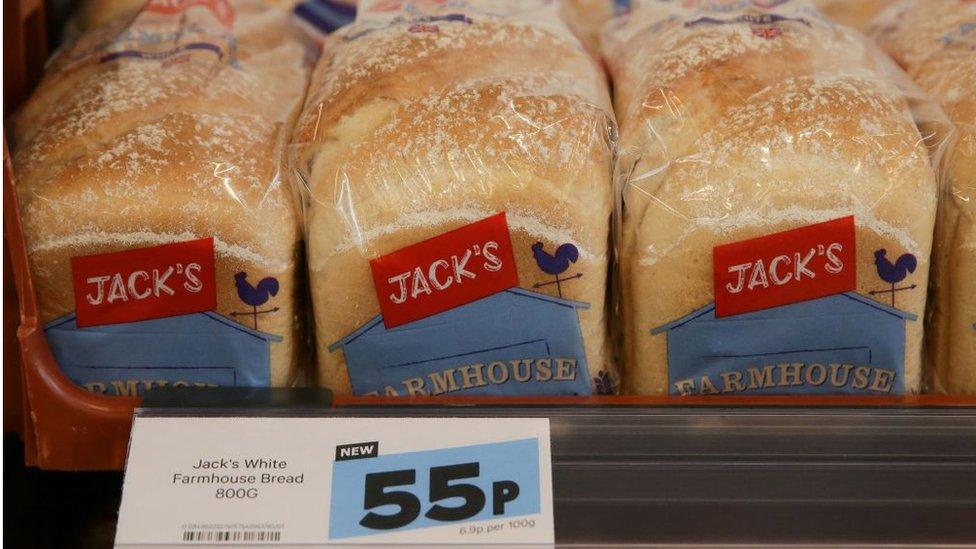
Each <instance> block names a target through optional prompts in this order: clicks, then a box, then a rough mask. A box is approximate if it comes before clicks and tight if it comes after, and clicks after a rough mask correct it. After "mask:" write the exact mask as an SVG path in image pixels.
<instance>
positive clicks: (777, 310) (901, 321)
mask: <svg viewBox="0 0 976 549" xmlns="http://www.w3.org/2000/svg"><path fill="white" fill-rule="evenodd" d="M915 320H917V317H916V316H915V315H913V314H911V313H907V312H904V311H900V310H898V309H894V308H892V307H888V306H887V305H884V304H883V303H879V302H877V301H875V300H873V299H871V298H868V297H864V296H862V295H860V294H858V293H855V292H847V293H842V294H836V295H832V296H827V297H822V298H819V299H815V300H811V301H804V302H800V303H792V304H788V305H782V306H780V307H774V308H771V309H765V310H761V311H754V312H750V313H745V314H740V315H735V316H729V317H723V318H715V304H714V303H711V304H709V305H707V306H705V307H702V308H701V309H698V310H697V311H695V312H693V313H691V314H689V315H686V316H684V317H682V318H679V319H677V320H675V321H673V322H670V323H668V324H665V325H664V326H660V327H658V328H654V329H653V330H651V334H652V335H655V336H657V335H661V334H665V333H666V334H667V338H668V340H667V341H668V377H669V381H670V384H671V385H670V392H671V393H672V394H677V392H678V391H677V388H676V386H675V383H676V382H678V381H680V380H686V379H689V378H693V379H695V380H698V379H700V378H701V377H702V376H708V377H709V378H710V379H711V380H712V381H713V382H716V385H718V383H717V381H716V380H719V379H721V378H720V374H721V373H724V372H732V371H737V372H742V373H745V372H746V371H747V369H748V368H753V367H762V366H766V365H770V364H772V365H778V364H793V363H804V364H813V363H818V364H824V365H827V364H851V365H863V366H875V367H878V368H885V369H889V370H894V372H895V379H894V382H893V384H892V390H891V393H892V394H902V393H904V391H905V380H904V372H905V322H906V321H915ZM746 378H747V379H748V376H746ZM759 392H762V393H766V394H776V393H780V394H784V393H790V394H806V393H858V392H859V393H862V394H863V393H865V392H866V391H865V390H860V391H858V390H856V389H852V388H850V387H845V388H836V387H833V386H831V385H830V384H829V383H824V384H823V385H820V386H810V385H807V384H804V385H797V386H786V387H783V388H778V387H773V388H770V387H767V388H765V389H763V388H757V389H752V390H745V391H741V393H745V394H748V393H759Z"/></svg>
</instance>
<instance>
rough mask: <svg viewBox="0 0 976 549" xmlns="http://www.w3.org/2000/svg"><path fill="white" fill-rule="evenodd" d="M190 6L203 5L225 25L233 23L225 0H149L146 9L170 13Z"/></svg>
mask: <svg viewBox="0 0 976 549" xmlns="http://www.w3.org/2000/svg"><path fill="white" fill-rule="evenodd" d="M192 6H203V7H205V8H207V9H209V10H210V11H211V13H213V14H214V17H216V18H217V20H218V21H220V23H221V24H222V25H224V26H225V27H230V26H231V25H233V24H234V9H233V8H231V7H230V3H229V2H227V0H149V2H148V3H147V4H146V7H145V8H143V9H145V10H146V11H153V12H156V13H163V14H167V15H171V14H174V13H182V12H184V11H185V10H186V9H187V8H190V7H192Z"/></svg>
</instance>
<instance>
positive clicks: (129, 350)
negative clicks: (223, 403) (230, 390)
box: [44, 312, 282, 394]
mask: <svg viewBox="0 0 976 549" xmlns="http://www.w3.org/2000/svg"><path fill="white" fill-rule="evenodd" d="M44 332H45V335H46V336H47V340H48V343H49V344H50V345H51V351H52V352H53V353H54V357H55V358H56V359H57V360H58V363H59V364H60V365H61V370H62V371H63V372H64V373H65V375H66V376H68V378H69V379H71V381H73V382H74V383H76V384H78V385H80V386H82V387H88V388H89V389H96V390H97V389H104V390H105V392H107V393H108V394H120V393H121V394H129V393H130V391H131V390H132V388H133V387H134V388H135V389H136V390H137V391H138V394H143V393H144V392H145V391H146V390H147V389H149V388H151V387H154V386H158V385H159V383H158V382H166V383H167V384H172V383H180V382H185V383H189V384H191V385H193V384H207V385H219V386H244V387H266V386H268V385H269V384H270V382H271V343H272V342H279V341H281V340H282V338H281V336H276V335H271V334H266V333H263V332H258V331H256V330H252V329H250V328H248V327H247V326H243V325H241V324H238V323H236V322H234V321H232V320H229V319H227V318H224V317H222V316H220V315H219V314H216V313H212V312H202V313H192V314H187V315H180V316H172V317H167V318H156V319H152V320H143V321H139V322H129V323H124V324H110V325H105V326H93V327H89V328H78V327H77V325H76V324H75V315H74V313H72V314H68V315H66V316H63V317H61V318H58V319H56V320H53V321H51V322H49V323H47V325H45V326H44ZM133 382H135V383H133Z"/></svg>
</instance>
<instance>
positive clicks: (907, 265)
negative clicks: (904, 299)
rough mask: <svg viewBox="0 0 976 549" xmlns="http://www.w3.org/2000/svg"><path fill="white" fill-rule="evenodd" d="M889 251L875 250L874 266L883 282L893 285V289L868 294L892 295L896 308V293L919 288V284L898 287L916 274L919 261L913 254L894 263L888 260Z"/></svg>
mask: <svg viewBox="0 0 976 549" xmlns="http://www.w3.org/2000/svg"><path fill="white" fill-rule="evenodd" d="M887 254H888V250H885V249H884V248H881V249H880V250H875V252H874V266H875V268H877V270H878V276H879V277H881V280H884V281H885V282H887V283H888V284H891V289H886V290H874V291H871V292H868V293H869V294H871V295H880V294H889V293H890V294H891V306H892V307H894V306H895V293H897V292H904V291H906V290H914V289H915V288H917V287H918V284H911V285H909V286H902V287H898V286H897V284H898V283H899V282H901V281H902V280H905V278H907V277H908V274H909V273H914V272H915V269H916V268H917V267H918V260H917V259H915V256H914V255H912V254H902V255H901V256H899V257H898V259H896V260H895V262H894V263H892V262H891V261H889V260H888V258H887V257H886V255H887Z"/></svg>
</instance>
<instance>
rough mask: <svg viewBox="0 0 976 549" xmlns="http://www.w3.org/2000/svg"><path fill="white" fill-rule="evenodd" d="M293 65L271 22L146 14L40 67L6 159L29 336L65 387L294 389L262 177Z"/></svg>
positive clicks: (284, 268)
mask: <svg viewBox="0 0 976 549" xmlns="http://www.w3.org/2000/svg"><path fill="white" fill-rule="evenodd" d="M309 54H310V51H309V50H308V49H307V48H306V44H305V40H304V38H303V37H302V35H300V34H299V33H297V32H296V31H295V30H294V29H293V28H292V25H291V24H290V23H289V14H288V12H287V11H285V10H282V9H279V8H272V7H269V6H267V5H265V4H263V3H261V2H258V1H253V0H230V1H225V0H214V1H208V2H183V3H179V4H174V3H172V2H155V1H153V2H149V3H148V4H146V6H145V7H144V8H143V9H142V11H140V12H139V13H138V14H137V15H135V16H131V17H121V18H119V19H115V20H113V21H111V22H110V24H108V25H107V26H105V27H99V28H98V29H96V30H93V31H91V32H89V33H86V34H84V35H81V36H80V37H79V38H78V40H77V41H76V42H75V43H73V44H71V45H69V46H67V47H65V48H64V49H63V50H62V51H60V52H59V53H58V54H57V55H56V56H55V57H54V58H53V59H52V60H51V62H50V63H49V70H48V72H47V74H46V75H45V77H44V79H43V81H42V82H41V84H40V86H39V88H38V89H37V91H36V93H35V94H34V95H33V97H32V98H31V99H30V100H29V101H28V102H27V103H26V104H25V106H24V108H23V109H22V111H21V112H20V113H19V114H18V116H17V118H16V120H15V122H14V139H15V141H16V149H15V152H14V157H13V160H14V167H15V172H16V175H17V190H18V196H19V201H20V205H21V208H22V216H23V227H24V233H25V239H26V242H27V247H28V254H29V258H30V262H31V270H32V276H33V280H34V283H35V287H36V289H37V298H38V302H39V305H40V313H41V316H42V320H43V321H44V322H45V325H44V330H45V333H46V336H47V340H48V342H49V343H50V345H51V349H52V351H53V353H54V356H55V358H56V359H57V360H58V362H59V364H60V366H61V368H62V370H63V372H64V373H65V375H66V376H67V377H68V378H70V379H71V380H72V381H74V382H75V383H76V384H78V385H80V386H82V387H85V388H87V389H89V390H91V391H94V392H98V393H105V394H111V395H130V396H131V395H135V394H141V393H143V392H144V391H146V390H148V389H152V388H155V387H159V386H163V385H171V386H172V385H178V386H179V385H192V386H197V385H204V386H209V385H237V386H269V385H272V386H285V385H290V384H292V383H294V382H296V380H298V379H299V378H300V377H301V375H300V371H299V367H300V362H301V361H300V360H299V356H298V355H299V353H300V349H301V347H302V343H301V341H302V340H301V336H300V330H301V322H300V321H299V320H300V316H301V315H302V314H303V312H302V307H303V305H302V303H303V300H302V297H301V296H302V295H303V292H304V288H303V285H302V284H301V283H300V279H301V276H302V275H303V273H304V269H303V266H302V253H303V249H304V248H303V246H302V244H301V230H300V229H301V228H300V226H299V223H298V221H297V213H298V208H297V205H296V204H295V201H294V198H293V193H292V192H291V191H290V189H288V188H287V187H285V186H283V185H282V183H281V179H280V177H279V171H278V167H279V162H280V158H281V156H282V154H283V149H284V145H285V143H286V140H287V138H288V135H289V133H290V131H291V127H292V124H293V122H294V119H295V117H296V116H297V114H298V111H299V110H300V108H301V101H302V98H303V94H304V90H305V86H306V84H307V79H308V74H309V72H310V69H311V62H310V61H311V60H310V59H309V57H308V56H309Z"/></svg>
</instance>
